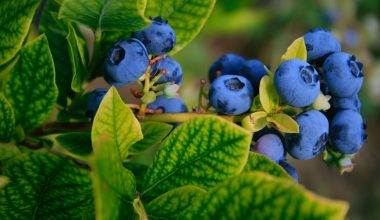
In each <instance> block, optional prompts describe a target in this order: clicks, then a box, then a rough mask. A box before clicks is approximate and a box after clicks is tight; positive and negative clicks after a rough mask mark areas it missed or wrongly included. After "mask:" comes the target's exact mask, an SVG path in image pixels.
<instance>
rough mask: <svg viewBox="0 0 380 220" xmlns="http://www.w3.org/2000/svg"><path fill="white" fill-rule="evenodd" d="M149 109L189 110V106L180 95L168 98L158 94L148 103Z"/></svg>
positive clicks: (167, 111)
mask: <svg viewBox="0 0 380 220" xmlns="http://www.w3.org/2000/svg"><path fill="white" fill-rule="evenodd" d="M148 108H149V109H154V110H158V109H161V110H162V111H163V112H164V113H180V112H187V111H188V110H187V107H186V105H185V103H184V102H183V101H182V99H181V98H180V97H178V98H166V97H165V96H163V95H160V96H157V98H156V100H155V101H154V102H152V103H150V104H149V105H148Z"/></svg>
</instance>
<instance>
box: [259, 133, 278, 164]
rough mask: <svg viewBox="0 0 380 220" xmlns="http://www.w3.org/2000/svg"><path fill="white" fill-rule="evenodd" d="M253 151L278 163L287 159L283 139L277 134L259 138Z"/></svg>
mask: <svg viewBox="0 0 380 220" xmlns="http://www.w3.org/2000/svg"><path fill="white" fill-rule="evenodd" d="M253 151H254V152H257V153H259V154H262V155H264V156H266V157H268V158H269V159H271V160H273V161H274V162H276V163H278V162H279V161H280V160H284V159H285V150H284V145H283V144H282V141H281V138H280V137H279V136H277V135H275V134H266V135H264V136H262V137H261V138H259V140H257V142H256V144H255V147H254V149H253Z"/></svg>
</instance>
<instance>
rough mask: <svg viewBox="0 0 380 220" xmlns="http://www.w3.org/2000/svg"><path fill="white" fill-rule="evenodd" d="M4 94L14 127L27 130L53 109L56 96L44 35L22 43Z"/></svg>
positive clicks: (50, 61)
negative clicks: (11, 111)
mask: <svg viewBox="0 0 380 220" xmlns="http://www.w3.org/2000/svg"><path fill="white" fill-rule="evenodd" d="M4 91H5V95H6V97H7V99H8V101H9V102H10V103H11V105H12V107H13V111H14V114H15V118H16V124H20V125H21V126H22V127H23V128H24V130H25V131H31V130H33V129H34V128H35V127H37V126H38V125H39V124H41V123H42V122H43V121H44V120H45V119H46V117H47V116H48V115H49V114H50V113H51V111H52V110H53V108H54V105H55V102H56V100H57V96H58V89H57V86H56V84H55V71H54V63H53V58H52V56H51V53H50V49H49V45H48V41H47V39H46V36H45V35H41V36H39V37H38V38H36V39H34V40H33V41H31V42H29V43H28V44H26V45H25V46H24V47H23V48H22V49H21V52H20V58H19V60H18V61H17V64H16V66H15V68H14V69H13V71H12V73H11V74H10V75H9V77H8V79H7V80H6V82H5V90H4Z"/></svg>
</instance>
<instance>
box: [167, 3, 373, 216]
mask: <svg viewBox="0 0 380 220" xmlns="http://www.w3.org/2000/svg"><path fill="white" fill-rule="evenodd" d="M379 18H380V1H379V0H357V1H353V0H335V1H331V0H314V1H302V0H256V1H254V0H233V1H232V0H219V1H218V3H217V5H216V8H215V10H214V12H213V14H212V15H211V17H210V19H209V21H208V22H207V23H206V25H205V27H204V29H203V30H202V32H201V33H200V35H199V36H197V38H196V39H195V40H194V41H193V42H192V43H191V44H190V45H189V46H187V47H186V48H185V49H184V50H182V51H181V52H179V53H178V54H176V55H175V58H176V59H177V60H178V61H179V62H180V63H181V65H182V67H183V69H184V74H185V78H184V84H183V86H182V88H181V91H180V93H181V96H182V97H183V98H184V100H185V102H186V103H187V104H188V106H189V107H190V108H191V107H194V106H196V105H197V93H198V90H199V85H200V83H199V81H200V79H202V78H207V72H208V68H209V66H210V65H211V63H212V62H213V61H214V60H215V59H216V58H218V57H219V56H220V55H222V54H224V53H227V52H230V53H237V54H240V55H242V56H244V57H245V58H246V59H251V58H256V59H260V60H261V61H263V62H264V63H265V64H268V65H270V66H271V67H272V70H275V69H276V67H277V66H278V64H279V62H280V58H281V55H282V54H283V53H284V52H285V51H286V48H287V47H288V45H289V44H290V43H292V41H293V40H295V39H296V38H298V37H300V36H302V35H303V34H304V33H306V32H307V31H308V30H310V29H312V28H316V27H322V28H326V29H331V30H332V31H333V34H334V35H335V36H336V37H337V38H338V39H339V41H340V42H341V43H342V48H343V50H344V51H346V52H349V53H352V54H355V55H356V57H358V59H359V60H360V61H361V62H363V63H364V65H365V67H364V74H365V83H364V88H363V89H362V91H361V94H360V96H361V99H362V104H363V109H362V113H363V115H364V117H365V119H366V121H367V124H368V134H369V138H368V142H367V143H366V145H365V146H364V147H363V149H362V150H361V151H360V154H359V155H358V156H357V158H356V160H355V169H354V171H353V172H352V173H349V174H344V175H340V173H339V171H338V170H337V169H329V168H328V167H326V166H325V164H324V163H323V162H322V160H321V158H316V159H314V160H309V161H294V160H291V161H290V162H291V163H292V164H294V165H295V166H296V168H297V170H298V171H299V175H300V183H301V184H302V185H304V186H305V187H306V188H308V189H310V190H312V191H314V192H316V193H317V194H320V195H324V196H327V197H330V198H334V199H343V200H347V201H349V203H350V205H351V206H350V210H349V214H348V219H353V220H354V219H355V220H356V219H371V220H372V219H380V208H378V207H379V204H380V175H378V174H379V170H380V148H379V146H378V144H377V143H380V142H379V141H380V132H379V130H380V112H379V110H380V40H379V39H380V23H379ZM169 22H170V21H169Z"/></svg>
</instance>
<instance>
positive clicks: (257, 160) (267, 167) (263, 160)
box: [244, 152, 293, 180]
mask: <svg viewBox="0 0 380 220" xmlns="http://www.w3.org/2000/svg"><path fill="white" fill-rule="evenodd" d="M252 171H261V172H264V173H267V174H269V175H272V176H276V177H281V178H285V179H288V180H293V178H291V177H290V176H289V175H288V174H287V173H286V171H285V170H284V169H283V168H282V167H281V166H279V165H278V164H276V163H274V162H273V161H272V160H270V159H269V158H268V157H266V156H263V155H261V154H258V153H254V152H249V157H248V161H247V164H245V167H244V172H252Z"/></svg>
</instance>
